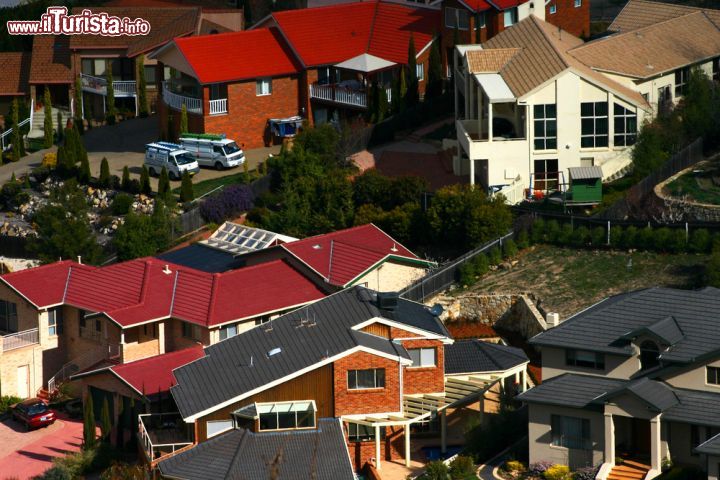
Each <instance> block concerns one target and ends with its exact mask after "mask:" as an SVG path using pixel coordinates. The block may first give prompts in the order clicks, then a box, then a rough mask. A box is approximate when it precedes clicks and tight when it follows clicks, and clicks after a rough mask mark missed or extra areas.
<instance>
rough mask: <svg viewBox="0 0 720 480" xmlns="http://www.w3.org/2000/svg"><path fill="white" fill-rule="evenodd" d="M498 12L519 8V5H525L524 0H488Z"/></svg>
mask: <svg viewBox="0 0 720 480" xmlns="http://www.w3.org/2000/svg"><path fill="white" fill-rule="evenodd" d="M488 1H489V2H490V3H491V4H492V5H493V6H495V7H496V8H497V9H498V10H507V9H508V8H513V7H517V6H518V5H520V4H522V3H525V1H527V0H525V1H522V0H488Z"/></svg>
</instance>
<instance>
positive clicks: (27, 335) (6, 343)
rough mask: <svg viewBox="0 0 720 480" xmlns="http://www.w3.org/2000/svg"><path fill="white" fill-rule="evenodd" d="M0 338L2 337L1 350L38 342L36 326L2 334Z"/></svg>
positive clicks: (5, 350) (4, 350)
mask: <svg viewBox="0 0 720 480" xmlns="http://www.w3.org/2000/svg"><path fill="white" fill-rule="evenodd" d="M0 339H2V343H1V344H0V345H1V346H2V351H3V352H7V351H9V350H15V349H16V348H22V347H26V346H28V345H36V344H38V343H40V339H39V337H38V329H37V328H31V329H30V330H23V331H22V332H17V333H10V334H8V335H3V336H2V337H0Z"/></svg>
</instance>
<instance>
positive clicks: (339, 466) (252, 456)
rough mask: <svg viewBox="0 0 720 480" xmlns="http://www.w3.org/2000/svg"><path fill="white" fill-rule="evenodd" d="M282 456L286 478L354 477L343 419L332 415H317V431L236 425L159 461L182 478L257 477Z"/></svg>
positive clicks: (264, 474)
mask: <svg viewBox="0 0 720 480" xmlns="http://www.w3.org/2000/svg"><path fill="white" fill-rule="evenodd" d="M278 455H281V457H280V458H281V461H280V462H279V467H278V473H279V475H278V478H282V479H284V480H294V479H297V480H305V479H308V478H315V479H317V480H345V479H347V480H352V479H354V478H355V477H354V474H353V469H352V465H351V464H350V456H349V454H348V451H347V447H346V444H345V438H344V436H343V433H342V429H341V428H340V421H339V420H337V419H331V418H323V419H320V420H318V428H317V430H315V429H313V430H295V431H285V432H264V433H253V432H251V431H248V430H243V429H238V430H233V431H231V432H228V433H224V434H221V435H219V436H217V437H215V438H211V439H210V440H208V441H206V442H203V443H201V444H199V445H197V446H195V447H193V448H192V449H190V450H188V451H186V452H183V453H180V454H178V455H176V456H174V457H171V458H169V459H167V460H163V461H162V462H160V463H159V464H158V466H159V467H160V472H161V473H162V475H166V476H171V477H172V478H179V479H183V480H207V479H220V478H224V479H227V480H254V479H260V478H270V468H271V465H272V463H273V460H274V459H275V458H276V457H277V456H278Z"/></svg>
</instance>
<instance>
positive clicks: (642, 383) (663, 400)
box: [596, 377, 680, 412]
mask: <svg viewBox="0 0 720 480" xmlns="http://www.w3.org/2000/svg"><path fill="white" fill-rule="evenodd" d="M628 392H630V393H632V394H633V395H635V396H636V397H638V398H639V399H640V400H642V401H643V402H645V403H646V404H648V405H649V406H650V407H651V408H652V409H654V410H655V411H658V412H664V411H666V410H668V409H669V408H672V407H674V406H676V405H677V404H678V403H680V400H679V399H678V397H677V395H675V392H674V391H673V389H672V388H671V387H670V386H668V385H667V384H665V383H663V382H658V381H657V380H650V379H649V378H648V377H643V378H640V379H637V380H632V381H630V382H628V383H626V384H625V385H622V386H621V387H620V388H617V389H616V390H613V391H610V392H608V393H607V394H605V395H603V396H601V397H600V398H598V399H597V400H596V403H604V402H605V401H606V400H608V399H610V398H613V397H616V396H618V395H622V394H625V393H628Z"/></svg>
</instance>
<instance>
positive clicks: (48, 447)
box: [0, 414, 83, 480]
mask: <svg viewBox="0 0 720 480" xmlns="http://www.w3.org/2000/svg"><path fill="white" fill-rule="evenodd" d="M82 431H83V424H82V421H81V420H71V419H69V418H68V417H67V416H65V415H63V414H60V416H59V419H58V420H57V421H56V422H55V423H54V424H52V425H50V426H49V427H47V428H41V429H38V430H32V431H30V432H26V431H25V427H24V426H22V425H21V424H19V423H17V422H15V421H13V420H5V421H4V422H1V423H0V478H10V477H12V478H17V479H19V480H25V479H28V478H32V477H34V476H36V475H40V474H41V473H43V472H44V471H45V470H47V469H48V468H50V467H51V466H52V460H53V458H56V457H61V456H64V455H65V454H67V453H68V452H76V451H78V450H80V446H81V444H82Z"/></svg>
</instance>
